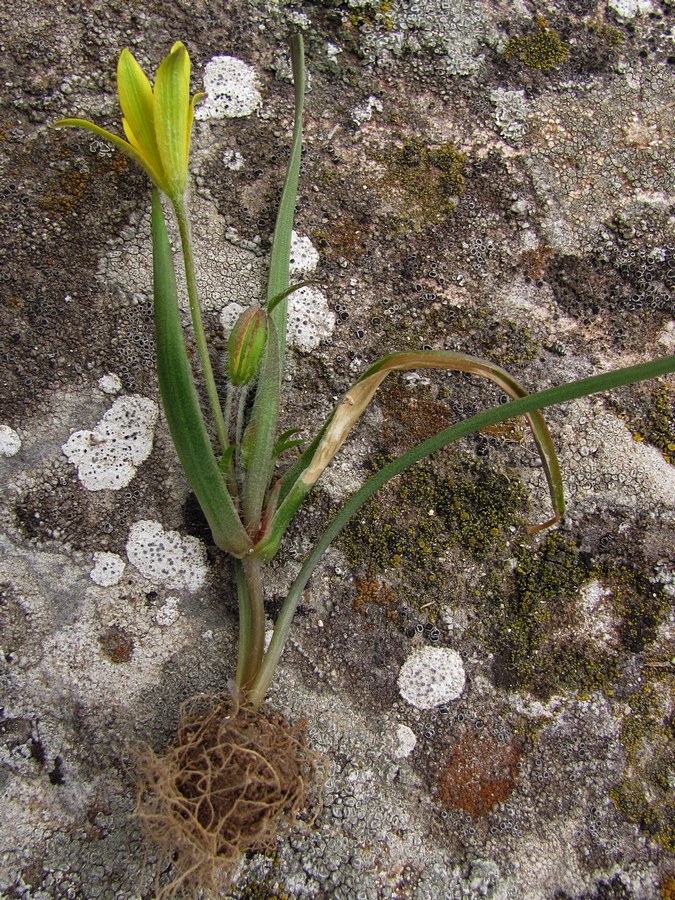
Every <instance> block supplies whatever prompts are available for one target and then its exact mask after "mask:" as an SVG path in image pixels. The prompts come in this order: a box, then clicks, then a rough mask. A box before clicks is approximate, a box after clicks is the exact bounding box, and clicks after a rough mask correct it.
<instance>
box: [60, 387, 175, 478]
mask: <svg viewBox="0 0 675 900" xmlns="http://www.w3.org/2000/svg"><path fill="white" fill-rule="evenodd" d="M158 414H159V413H158V409H157V404H156V403H154V402H153V401H152V400H149V399H148V398H147V397H140V396H138V395H132V396H130V397H120V398H119V400H116V401H115V402H114V403H113V405H112V406H111V408H110V409H109V410H108V412H106V413H105V415H104V416H103V418H102V419H101V421H100V422H98V424H97V425H96V426H95V427H94V430H93V431H76V432H74V433H73V434H71V436H70V437H69V438H68V440H67V441H66V443H65V444H64V445H63V447H62V448H61V449H62V450H63V452H64V454H65V455H66V456H67V457H68V460H69V461H70V462H71V463H72V464H73V465H74V466H75V467H76V468H77V476H78V478H79V479H80V481H81V482H82V484H83V485H84V486H85V488H87V490H89V491H105V490H109V491H119V490H120V489H121V488H124V487H126V486H127V485H128V484H129V482H130V481H131V480H132V479H133V477H134V476H135V475H136V469H137V468H138V466H140V464H141V463H142V462H144V461H145V460H146V459H147V458H148V456H150V453H151V451H152V440H153V435H154V430H155V425H156V424H157V416H158Z"/></svg>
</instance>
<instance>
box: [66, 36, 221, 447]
mask: <svg viewBox="0 0 675 900" xmlns="http://www.w3.org/2000/svg"><path fill="white" fill-rule="evenodd" d="M117 94H118V97H119V101H120V106H121V108H122V128H123V129H124V133H125V135H126V136H127V140H124V139H123V138H121V137H119V136H118V135H116V134H113V133H112V132H111V131H106V130H105V128H101V127H99V126H98V125H95V124H94V123H93V122H89V121H87V120H86V119H60V120H59V121H58V122H56V123H55V124H56V125H57V126H60V127H65V128H84V129H86V130H87V131H91V132H93V133H94V134H95V135H97V136H98V137H100V138H103V139H104V140H106V141H110V143H111V144H113V145H114V146H115V147H116V148H117V149H118V150H121V151H122V153H125V154H126V155H127V156H129V157H130V158H131V159H133V160H134V161H135V162H136V163H138V165H139V166H140V167H141V168H142V169H143V170H144V171H145V172H146V173H147V174H148V175H149V176H150V179H151V180H152V182H153V183H154V184H155V186H156V187H157V188H158V189H159V190H160V191H161V192H162V193H163V194H165V195H166V196H167V197H168V198H169V200H170V201H171V204H172V206H173V209H174V212H175V214H176V221H177V223H178V229H179V231H180V239H181V245H182V249H183V262H184V264H185V280H186V283H187V290H188V299H189V302H190V315H191V317H192V326H193V328H194V335H195V343H196V345H197V352H198V354H199V362H200V365H201V368H202V374H203V376H204V383H205V386H206V393H207V395H208V398H209V404H210V406H211V414H212V416H213V424H214V427H215V429H216V434H217V436H218V441H219V443H220V446H221V450H222V452H223V453H227V450H228V447H229V441H228V438H227V429H226V427H225V421H224V417H223V412H222V409H221V405H220V400H219V398H218V391H217V389H216V382H215V378H214V376H213V368H212V366H211V360H210V357H209V350H208V346H207V343H206V336H205V334H204V325H203V323H202V314H201V308H200V305H199V297H198V295H197V281H196V278H195V266H194V257H193V249H192V235H191V233H190V224H189V217H188V212H187V206H186V202H185V187H186V185H187V175H188V158H189V155H190V135H191V133H192V123H193V121H194V109H195V105H196V104H197V103H198V102H199V101H200V100H201V99H202V98H203V97H205V96H206V94H205V93H203V92H202V93H196V94H194V95H193V96H192V97H190V57H189V55H188V52H187V50H186V49H185V46H184V45H183V44H182V43H181V42H180V41H176V43H175V44H174V45H173V47H172V48H171V52H170V53H169V55H168V56H166V57H165V58H164V59H163V60H162V62H161V64H160V66H159V68H158V69H157V75H156V76H155V87H154V90H153V88H152V86H151V85H150V82H149V81H148V79H147V77H146V75H145V73H144V72H143V70H142V69H141V67H140V66H139V65H138V63H137V62H136V60H135V59H134V57H133V54H132V53H131V52H130V51H129V50H126V49H125V50H123V51H122V53H121V54H120V58H119V62H118V64H117Z"/></svg>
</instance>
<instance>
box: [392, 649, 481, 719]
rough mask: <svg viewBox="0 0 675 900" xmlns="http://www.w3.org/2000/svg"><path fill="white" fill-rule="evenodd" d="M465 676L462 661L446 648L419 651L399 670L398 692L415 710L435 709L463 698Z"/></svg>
mask: <svg viewBox="0 0 675 900" xmlns="http://www.w3.org/2000/svg"><path fill="white" fill-rule="evenodd" d="M465 681H466V675H465V672H464V664H463V662H462V657H461V656H460V655H459V653H457V651H456V650H450V649H449V648H447V647H418V648H417V649H415V650H413V652H412V653H411V654H410V656H409V657H408V658H407V659H406V661H405V662H404V663H403V665H402V666H401V671H400V672H399V675H398V688H399V691H400V693H401V696H402V697H403V699H404V700H406V701H407V702H408V703H410V704H411V705H412V706H416V707H417V709H434V708H435V707H436V706H442V705H443V704H444V703H449V702H450V701H451V700H457V698H458V697H460V696H461V695H462V691H463V690H464V683H465Z"/></svg>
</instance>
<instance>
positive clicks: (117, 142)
mask: <svg viewBox="0 0 675 900" xmlns="http://www.w3.org/2000/svg"><path fill="white" fill-rule="evenodd" d="M54 125H55V127H57V128H84V129H86V131H91V132H92V133H93V134H95V135H96V136H97V137H100V138H103V140H104V141H109V142H110V143H111V144H113V145H114V146H115V147H116V148H117V149H118V150H121V151H122V153H125V154H126V155H127V156H130V157H131V159H133V161H134V162H135V163H138V165H139V166H141V168H142V169H144V170H145V171H146V172H147V173H148V175H149V176H150V178H151V179H152V180H153V181H154V183H155V184H156V185H157V187H158V188H159V189H160V190H162V191H164V192H165V193H166V187H165V186H164V184H163V182H162V180H161V178H158V176H157V173H156V172H154V171H153V170H152V169H151V168H150V166H149V165H148V161H147V160H146V158H145V156H143V155H142V154H141V153H139V152H138V150H137V149H136V148H135V147H134V146H132V144H130V143H129V142H128V141H125V140H124V138H121V137H118V136H117V135H116V134H113V133H112V132H111V131H106V130H105V128H99V126H98V125H94V123H93V122H87V120H86V119H59V121H58V122H54Z"/></svg>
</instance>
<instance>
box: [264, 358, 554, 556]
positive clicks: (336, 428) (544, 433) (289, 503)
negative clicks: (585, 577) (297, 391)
mask: <svg viewBox="0 0 675 900" xmlns="http://www.w3.org/2000/svg"><path fill="white" fill-rule="evenodd" d="M424 368H427V369H446V370H451V371H461V372H470V373H472V374H474V375H480V376H482V377H484V378H488V379H490V380H491V381H493V382H494V383H495V384H497V385H499V387H500V388H501V389H502V390H503V391H505V392H506V393H507V394H508V395H509V396H510V397H512V398H513V399H516V398H518V397H525V396H526V395H527V392H526V391H525V389H524V388H523V387H522V385H520V384H519V383H518V382H517V381H516V380H515V379H514V378H512V377H511V376H510V375H509V374H508V372H505V371H504V369H502V368H500V367H499V366H496V365H495V364H494V363H491V362H489V361H487V360H482V359H478V358H476V357H473V356H466V355H465V354H463V353H452V352H449V351H446V350H420V351H417V352H406V353H392V354H390V355H389V356H385V357H384V358H383V359H381V360H379V362H377V363H375V364H374V365H373V366H371V367H370V368H369V369H367V371H366V372H364V374H363V375H362V376H361V378H359V380H358V381H357V382H356V384H355V385H354V386H353V387H352V388H351V389H350V390H349V391H347V393H346V394H345V396H344V397H343V398H342V400H341V401H340V403H339V404H338V406H337V407H336V408H335V410H334V411H333V413H332V416H331V418H330V420H329V422H328V423H327V424H326V426H325V427H324V429H323V430H322V436H321V439H320V440H319V441H318V442H316V444H315V446H314V449H313V452H312V453H311V455H310V454H309V453H307V452H306V453H305V454H303V460H305V461H306V466H305V467H304V469H300V470H299V469H298V467H297V466H296V467H294V475H295V481H294V482H293V483H292V484H291V485H289V484H288V483H283V484H282V491H281V496H282V500H281V503H280V505H279V508H278V510H277V513H276V515H275V517H274V519H273V520H272V523H271V525H270V528H269V530H268V533H267V535H266V538H265V541H266V543H265V545H264V546H263V547H259V548H257V550H256V552H261V553H262V555H263V558H265V559H270V558H271V556H270V554H272V555H274V553H276V550H277V549H278V546H279V543H280V541H281V537H282V535H283V533H284V531H285V530H286V528H287V527H288V525H289V523H290V521H291V519H292V518H293V516H294V515H295V513H296V512H297V510H298V508H299V506H300V505H301V504H302V502H303V501H304V499H305V497H306V496H307V494H308V493H309V491H310V490H311V488H312V486H313V485H314V484H316V482H317V480H318V479H319V477H320V475H321V473H322V472H323V471H324V470H325V468H326V466H328V464H329V463H330V461H331V460H332V459H333V457H334V456H335V454H336V453H337V452H338V450H339V449H340V447H341V446H342V444H343V443H344V441H345V439H346V438H347V435H348V434H349V432H350V431H351V429H352V428H353V427H354V425H355V424H356V422H357V421H358V420H359V418H360V417H361V415H363V412H364V411H365V409H366V407H367V406H368V404H369V403H370V401H371V400H372V398H373V396H374V394H375V392H376V391H377V389H378V387H379V386H380V384H381V383H382V381H384V379H385V378H386V377H387V375H388V374H389V373H390V372H394V371H405V370H409V369H424ZM527 421H528V424H529V426H530V428H531V430H532V434H533V436H534V440H535V444H536V446H537V449H538V451H539V455H540V457H541V460H542V463H543V465H544V471H545V473H546V478H547V481H548V485H549V491H550V494H551V502H552V504H553V517H552V518H550V519H549V520H548V521H546V522H545V523H543V524H540V525H534V526H530V529H529V530H530V531H539V530H540V529H542V528H545V527H547V526H549V525H552V524H554V523H555V522H557V521H558V519H559V518H560V516H561V515H562V513H563V511H564V508H565V500H564V494H563V485H562V478H561V476H560V467H559V465H558V459H557V457H556V453H555V449H554V446H553V441H552V440H551V436H550V434H549V431H548V428H547V427H546V423H545V422H544V419H543V416H542V415H541V413H539V412H533V413H530V414H528V415H527Z"/></svg>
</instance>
